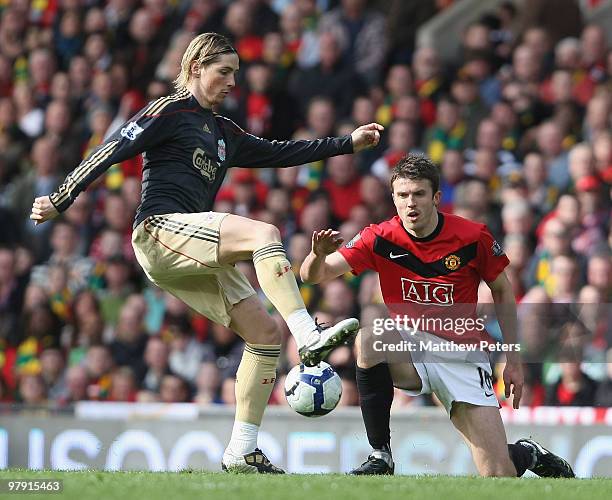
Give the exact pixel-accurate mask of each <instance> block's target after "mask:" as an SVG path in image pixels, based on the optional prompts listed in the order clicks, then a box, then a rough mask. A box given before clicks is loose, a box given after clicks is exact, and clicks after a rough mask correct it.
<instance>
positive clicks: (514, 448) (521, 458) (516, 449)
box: [508, 444, 533, 477]
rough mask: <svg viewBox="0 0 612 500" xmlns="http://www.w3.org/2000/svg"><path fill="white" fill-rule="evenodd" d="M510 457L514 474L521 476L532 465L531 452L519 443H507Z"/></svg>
mask: <svg viewBox="0 0 612 500" xmlns="http://www.w3.org/2000/svg"><path fill="white" fill-rule="evenodd" d="M508 451H509V452H510V459H511V460H512V462H513V463H514V467H516V476H517V477H521V476H522V475H523V474H525V471H526V470H527V469H528V468H529V467H531V466H532V465H533V452H532V451H531V450H530V449H529V448H527V447H526V446H522V445H520V444H509V445H508Z"/></svg>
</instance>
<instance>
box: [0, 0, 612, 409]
mask: <svg viewBox="0 0 612 500" xmlns="http://www.w3.org/2000/svg"><path fill="white" fill-rule="evenodd" d="M459 1H461V0H455V3H456V2H459ZM452 4H453V1H452V0H446V1H444V0H420V1H419V2H407V1H404V0H388V1H379V2H376V1H367V0H335V1H334V0H293V1H292V0H270V1H267V0H235V1H232V2H229V1H223V0H193V1H186V0H143V1H142V2H140V1H138V0H108V1H98V0H55V1H54V0H38V1H36V2H34V1H32V2H30V1H28V0H9V1H7V0H5V1H1V0H0V401H2V402H21V403H25V404H34V405H36V404H47V403H48V404H51V405H54V406H64V405H69V404H71V403H73V402H75V401H79V400H108V401H163V402H180V401H195V402H197V403H198V404H201V405H203V406H206V405H209V404H230V405H231V404H233V403H234V401H235V396H234V376H235V373H236V369H237V367H238V364H239V362H240V358H241V355H242V347H243V344H242V341H241V340H240V339H239V338H238V337H237V336H236V335H235V334H234V333H233V332H232V331H231V330H229V329H228V328H225V327H222V326H219V325H216V324H213V323H211V322H210V321H208V320H207V319H206V318H203V317H201V316H198V315H196V314H194V313H193V312H192V311H190V310H189V309H188V308H187V307H186V306H185V305H184V304H182V303H181V302H180V301H179V300H177V299H176V298H174V297H172V296H170V295H168V294H166V293H164V292H162V291H160V290H159V289H157V288H155V287H154V286H152V285H151V283H149V282H148V281H147V280H146V278H145V277H144V275H143V274H142V271H141V270H140V268H139V267H138V265H137V263H136V262H135V259H134V254H133V251H132V247H131V244H130V237H131V228H132V220H133V214H134V211H135V209H136V207H137V205H138V203H139V201H140V173H141V167H142V162H141V159H140V158H134V159H133V160H129V161H126V162H123V163H121V164H118V165H114V166H112V167H111V168H110V169H109V170H108V171H107V173H106V174H105V175H104V176H102V177H101V178H100V179H99V180H98V181H96V182H95V183H94V184H93V185H92V186H90V188H89V189H88V191H87V192H85V193H83V194H81V195H80V196H79V198H78V199H77V201H76V202H75V203H74V205H73V206H72V207H71V208H70V209H69V210H68V211H67V212H66V213H65V214H63V216H62V217H61V218H59V219H57V220H56V221H55V222H54V223H52V224H51V223H50V224H45V225H42V226H38V227H35V226H34V225H33V224H32V223H31V221H30V220H29V219H28V216H29V212H30V208H31V205H32V201H33V199H34V198H35V197H36V196H42V195H47V194H49V193H51V192H52V191H53V190H54V189H55V188H56V187H57V186H58V185H59V184H60V183H61V181H62V180H63V178H64V177H65V175H66V174H67V173H68V172H70V171H71V170H72V169H74V168H75V166H76V165H77V164H78V163H79V161H80V160H81V159H82V158H83V157H85V156H86V155H87V154H88V152H89V151H91V150H92V148H95V147H96V146H97V145H99V144H100V143H101V142H102V141H103V140H104V138H105V137H107V136H108V135H110V133H112V132H113V131H114V130H115V129H116V128H117V127H118V126H120V125H121V124H122V123H123V122H124V121H126V120H127V119H128V118H129V117H130V116H132V114H134V113H135V112H136V111H137V110H138V109H139V108H140V107H142V106H143V105H144V104H146V103H147V102H148V101H150V100H152V99H155V98H157V97H159V96H162V95H166V94H168V93H170V92H172V84H171V82H172V80H173V79H174V78H175V76H176V75H177V74H178V71H179V64H180V58H181V56H182V53H183V51H184V49H185V48H186V47H187V45H188V43H189V41H190V40H191V38H192V36H193V35H194V34H195V33H200V32H204V31H217V32H221V33H224V34H226V35H227V36H228V37H230V39H231V40H232V41H233V43H234V45H235V47H236V49H237V50H238V52H239V55H240V59H241V70H240V72H239V77H238V81H237V86H236V88H235V90H234V92H233V93H232V94H231V95H230V96H229V97H228V98H227V99H226V102H225V103H224V104H223V107H222V108H221V109H219V110H218V111H219V113H221V114H223V115H226V116H229V117H230V118H232V119H234V120H235V121H236V122H237V123H238V124H240V125H241V126H243V127H245V128H246V129H247V130H248V131H249V132H251V133H253V134H256V135H259V136H262V137H265V138H270V139H272V138H274V139H304V138H307V139H310V138H318V137H325V136H330V135H342V134H346V133H350V131H352V130H353V129H354V128H355V127H357V126H359V125H362V124H365V123H369V122H372V121H377V122H379V123H381V124H383V125H384V126H385V127H386V130H385V132H384V134H383V137H382V144H381V145H380V146H379V147H377V148H376V149H374V150H370V151H364V152H362V153H359V154H356V155H347V156H338V157H334V158H331V159H329V160H327V161H320V162H316V163H312V164H308V165H303V166H300V167H293V168H285V169H277V170H268V169H264V170H255V169H248V165H244V167H245V168H244V169H233V170H232V171H230V174H229V176H228V179H227V182H226V183H225V185H224V187H223V188H222V190H221V192H220V193H219V196H218V198H217V200H216V204H215V208H214V209H215V210H216V211H220V212H232V213H236V214H240V215H245V216H248V217H252V218H256V219H260V220H264V221H267V222H270V223H272V224H274V225H276V226H278V227H279V228H280V230H281V233H282V236H283V241H284V244H285V246H286V248H287V251H288V255H289V258H290V260H291V262H292V264H293V269H294V272H296V273H297V271H298V270H299V267H300V264H301V262H302V261H303V259H304V258H305V256H306V255H307V254H308V252H309V250H310V235H311V234H312V231H314V230H319V229H325V228H330V227H331V228H335V229H338V230H339V231H340V232H341V234H342V235H343V237H344V238H345V240H346V241H348V240H350V239H351V238H352V237H353V236H354V235H355V234H357V233H358V232H359V231H360V230H361V229H362V228H363V227H364V226H366V225H368V224H371V223H376V222H380V221H383V220H385V219H387V218H389V217H391V216H393V215H394V210H393V205H392V200H391V197H390V190H389V185H388V180H389V173H390V170H391V169H392V167H393V166H394V164H395V163H396V162H397V161H398V159H399V158H401V157H402V155H404V154H406V152H409V151H412V152H423V153H425V154H427V155H428V156H429V157H431V158H432V160H433V161H434V162H436V163H437V164H438V165H439V166H440V171H441V176H442V185H441V190H442V193H443V197H442V206H441V210H442V211H447V212H452V213H455V214H458V215H461V216H463V217H467V218H469V219H472V220H477V221H482V222H486V223H487V224H488V226H489V228H490V229H491V231H492V233H493V234H494V235H495V237H496V238H497V239H498V241H500V242H502V243H503V247H504V249H505V251H506V254H507V255H508V257H509V259H510V266H509V267H508V269H507V273H508V275H509V277H510V279H511V282H512V284H513V286H514V290H515V294H516V298H517V301H519V318H520V321H519V323H520V331H519V334H520V336H521V342H522V343H523V347H524V350H525V355H526V361H532V362H530V363H528V364H527V363H526V365H525V368H526V378H527V386H526V390H525V395H524V404H527V405H533V406H536V405H543V404H548V405H598V406H611V405H612V349H610V346H612V342H611V341H612V332H611V329H610V316H611V308H610V297H611V280H612V278H611V276H612V272H611V261H610V255H611V253H610V249H611V246H612V233H611V232H610V194H611V190H610V186H611V183H612V128H611V123H612V120H611V116H612V113H611V111H612V50H610V43H609V41H608V40H607V39H606V30H605V28H604V27H602V26H599V25H597V24H588V23H586V22H584V21H583V17H582V14H581V12H580V9H579V8H578V6H577V4H578V2H577V1H574V0H558V1H546V0H542V1H540V0H530V2H529V6H530V7H529V8H527V9H524V10H525V12H524V13H522V12H519V11H518V10H517V9H516V8H515V7H514V6H513V5H512V4H511V3H509V2H508V3H503V4H501V6H500V7H498V8H497V9H496V10H492V11H490V12H487V13H485V14H484V15H483V16H482V17H481V18H480V19H478V20H477V21H475V22H472V23H471V24H469V26H467V27H466V29H465V30H464V31H463V34H462V37H461V39H459V40H457V45H458V47H459V50H458V53H459V56H458V57H457V58H454V59H452V61H451V62H449V61H448V59H445V58H444V57H443V54H439V53H438V52H437V51H436V50H435V49H434V48H432V47H418V46H417V44H416V42H415V38H416V30H417V28H418V27H419V26H420V25H422V24H423V23H424V22H425V21H427V20H428V19H430V18H431V17H433V16H434V15H436V14H437V13H439V12H440V11H441V10H443V9H446V8H448V7H449V6H451V5H452ZM239 267H240V268H241V269H242V270H243V271H244V273H245V274H246V276H247V277H248V278H249V279H250V280H251V282H252V283H253V285H254V287H255V289H256V290H259V287H258V285H257V279H256V276H255V273H254V269H253V267H252V265H251V264H250V263H240V264H239ZM487 290H488V289H487V288H486V287H483V288H482V293H481V294H480V295H481V297H480V298H481V301H482V302H483V303H487V302H491V296H490V294H489V293H487ZM301 291H302V294H303V297H304V300H305V303H306V304H307V306H308V308H309V310H310V311H311V312H312V313H313V315H314V316H316V317H317V318H318V320H319V321H320V322H323V321H324V322H335V321H338V320H340V319H342V318H345V317H348V316H357V317H359V318H361V320H362V324H363V325H364V327H368V325H370V324H371V322H372V321H373V319H374V318H376V317H381V316H385V314H386V310H385V308H384V306H383V305H382V297H381V294H380V287H379V283H378V278H377V275H375V274H373V273H366V274H364V275H362V276H360V277H355V276H352V275H347V276H345V277H344V278H340V279H337V280H335V281H332V282H330V283H328V284H326V285H323V286H309V285H303V284H302V285H301ZM259 293H261V292H259ZM262 299H263V300H264V301H266V299H265V297H264V296H263V294H262ZM266 303H267V304H268V305H269V303H268V302H267V301H266ZM270 311H271V312H273V309H272V307H271V306H270ZM277 317H278V316H277ZM278 321H279V324H280V325H281V328H282V330H283V332H285V341H284V347H285V348H284V350H283V354H282V356H281V363H280V367H279V375H278V379H277V386H276V388H275V390H274V393H273V395H272V403H274V404H286V403H285V398H284V395H283V380H284V375H283V374H284V373H286V372H287V371H288V369H290V368H291V367H292V366H293V365H295V364H296V363H297V362H298V358H297V354H296V347H295V343H294V341H293V339H292V338H291V336H290V335H289V332H288V330H287V328H286V326H285V324H284V322H283V321H282V319H280V318H278ZM489 326H490V328H489V330H490V331H491V333H492V334H493V335H496V333H498V332H497V330H496V325H495V324H492V325H489ZM329 362H330V363H332V364H333V365H334V366H335V367H336V369H337V370H338V372H339V373H340V374H341V376H342V378H343V383H344V393H343V397H342V402H341V404H344V405H355V404H357V398H358V396H357V391H356V386H355V382H354V354H353V351H352V348H351V347H350V346H345V347H342V348H339V349H337V350H336V351H334V352H333V353H332V355H331V357H330V359H329ZM496 362H497V364H496V370H495V371H496V373H497V374H499V373H501V368H502V367H503V359H496ZM501 384H502V383H501V382H500V381H498V383H497V390H498V393H499V395H500V397H501V398H502V400H503V387H502V385H501ZM425 404H435V401H432V400H429V399H426V398H423V397H418V398H411V397H409V396H407V395H405V394H404V393H401V392H399V391H398V393H397V397H396V398H395V402H394V405H395V406H396V407H403V406H411V405H425Z"/></svg>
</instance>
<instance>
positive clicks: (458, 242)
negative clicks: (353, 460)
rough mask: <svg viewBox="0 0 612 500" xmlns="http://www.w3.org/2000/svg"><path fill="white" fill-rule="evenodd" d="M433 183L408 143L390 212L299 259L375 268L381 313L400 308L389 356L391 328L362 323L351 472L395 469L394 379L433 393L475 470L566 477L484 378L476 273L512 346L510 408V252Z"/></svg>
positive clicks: (318, 240)
mask: <svg viewBox="0 0 612 500" xmlns="http://www.w3.org/2000/svg"><path fill="white" fill-rule="evenodd" d="M439 185H440V177H439V172H438V168H437V167H436V166H435V165H434V164H433V163H432V162H431V161H430V160H429V159H427V158H426V157H423V156H418V155H412V154H409V155H408V156H407V157H405V158H404V159H402V160H401V161H400V162H399V163H398V164H397V166H396V167H395V168H394V170H393V174H392V177H391V191H392V196H393V202H394V203H395V207H396V209H397V216H395V217H393V218H392V219H390V220H388V221H385V222H382V223H381V224H372V225H370V226H369V227H367V228H365V229H364V230H363V231H361V233H359V234H358V235H357V236H356V237H355V238H353V239H352V240H351V241H350V242H349V243H347V244H346V246H344V247H342V248H341V244H342V242H343V241H342V239H341V238H339V236H338V233H337V232H335V231H331V230H325V231H318V232H315V233H313V235H312V251H311V253H310V254H309V255H308V257H307V258H306V259H305V261H304V263H303V264H302V268H301V270H300V275H301V277H302V279H303V280H304V281H305V282H309V283H321V282H323V281H327V280H330V279H333V278H336V277H338V276H341V275H342V274H344V273H346V272H348V271H352V272H353V273H354V274H360V273H361V272H363V271H365V270H373V271H376V272H378V273H379V276H380V283H381V290H382V294H383V298H384V301H385V304H386V305H387V308H388V309H389V311H390V313H391V318H388V319H393V318H395V319H396V320H397V319H399V321H396V322H395V323H394V324H395V325H397V326H399V330H400V335H401V337H400V339H401V340H400V343H399V344H396V348H395V350H396V351H401V350H402V349H401V346H408V344H410V343H411V344H412V348H410V347H406V348H405V349H404V350H405V351H408V352H401V353H400V356H401V358H400V359H399V360H398V359H397V354H396V355H395V357H393V359H391V358H392V355H389V354H387V355H386V356H385V354H384V353H383V354H382V355H381V354H380V352H379V351H381V350H382V351H384V350H385V349H384V347H383V345H384V343H385V339H386V340H388V339H389V337H388V336H387V337H376V335H377V334H380V333H381V332H375V331H374V329H373V333H374V335H370V336H368V332H366V331H365V329H364V330H362V332H361V333H360V337H359V338H358V341H357V347H358V349H357V386H358V388H359V393H360V405H361V411H362V414H363V419H364V423H365V426H366V432H367V435H368V441H369V442H370V444H371V445H372V448H373V451H372V453H371V454H370V456H369V457H368V460H367V461H366V462H365V463H364V464H363V465H361V466H360V467H358V468H356V469H355V470H353V471H352V473H353V474H393V471H394V463H393V458H392V456H391V448H390V432H389V415H390V408H391V402H392V400H393V387H394V386H395V387H398V388H400V389H404V390H407V391H409V392H411V393H413V394H428V393H432V392H433V393H435V394H436V396H437V397H438V399H439V400H440V402H441V403H442V404H443V405H444V407H445V408H446V410H447V412H448V413H449V415H450V419H451V422H452V423H453V425H454V426H455V427H456V428H457V430H458V431H459V433H460V434H461V435H462V437H463V438H464V439H465V441H466V443H467V444H468V446H469V448H470V450H471V452H472V457H473V459H474V463H475V465H476V468H477V469H478V472H479V473H480V474H481V475H482V476H522V475H523V474H524V472H525V470H526V469H530V470H531V471H533V472H535V473H536V474H538V475H540V476H545V477H574V473H573V471H572V468H571V467H570V465H569V464H568V463H567V462H566V461H565V460H563V459H562V458H560V457H558V456H556V455H554V454H553V453H551V452H550V451H548V450H546V449H545V448H543V447H542V446H541V445H539V444H538V443H536V442H535V441H532V440H530V439H521V440H519V441H517V443H516V444H507V443H506V433H505V430H504V426H503V423H502V419H501V416H500V413H499V403H498V401H497V399H496V397H495V395H494V391H493V390H492V387H491V366H490V363H489V354H488V352H489V351H488V348H489V347H490V345H491V344H490V342H492V341H491V340H490V338H489V337H488V334H487V333H486V330H484V323H482V328H480V327H479V323H478V319H479V318H478V317H477V316H476V302H477V291H478V286H479V284H480V281H481V280H484V281H485V282H486V283H487V285H488V286H489V288H490V289H491V292H492V295H493V298H494V302H495V310H496V314H497V318H498V321H499V324H500V327H501V330H502V333H503V338H504V343H503V344H498V345H500V347H501V348H504V349H512V350H509V351H507V352H506V367H505V369H504V373H503V379H504V384H505V391H506V397H508V398H509V397H510V395H511V394H512V395H513V406H514V408H518V407H519V403H520V399H521V391H522V387H523V373H522V368H521V361H520V356H519V353H518V352H517V351H518V350H520V346H519V347H518V348H517V347H516V346H517V345H518V344H517V334H516V323H517V317H516V303H515V300H514V294H513V292H512V287H511V285H510V282H509V281H508V278H507V276H506V274H505V272H504V268H505V267H506V266H507V265H508V263H509V261H508V258H507V257H506V255H505V254H504V252H503V250H502V249H501V247H500V246H499V244H498V243H497V242H496V241H495V240H494V239H493V237H492V236H491V234H490V233H489V231H488V229H487V227H486V226H485V225H484V224H479V223H476V222H472V221H469V220H466V219H463V218H461V217H458V216H455V215H451V214H442V213H441V212H439V211H438V210H437V207H438V205H439V203H440V196H441V193H440V191H439ZM402 318H403V319H404V322H403V323H402V322H401V320H402ZM430 320H435V321H431V322H430ZM449 320H450V323H449ZM459 320H461V321H459ZM380 321H382V319H381V320H380ZM449 324H450V325H452V327H451V328H448V326H447V325H449ZM468 324H469V325H470V326H469V327H467V325H468ZM381 325H383V323H382V322H380V323H379V325H378V326H379V327H380V326H381ZM400 325H401V326H400ZM423 325H427V326H426V327H423ZM430 325H433V326H430ZM459 325H460V326H461V328H459ZM396 338H397V337H396ZM387 343H388V342H387ZM470 345H471V346H473V347H475V348H474V349H473V350H472V351H470V350H469V349H467V348H466V346H470ZM377 346H378V347H377ZM461 346H463V347H461ZM462 349H463V350H462ZM389 350H391V349H389ZM377 352H378V355H377Z"/></svg>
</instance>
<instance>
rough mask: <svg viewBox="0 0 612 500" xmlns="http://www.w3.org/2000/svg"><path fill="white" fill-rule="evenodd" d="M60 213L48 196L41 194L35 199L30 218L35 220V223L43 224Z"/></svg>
mask: <svg viewBox="0 0 612 500" xmlns="http://www.w3.org/2000/svg"><path fill="white" fill-rule="evenodd" d="M58 215H59V212H58V211H57V208H55V206H54V205H53V203H51V200H50V199H49V197H48V196H41V197H39V198H36V199H35V200H34V203H33V204H32V213H31V214H30V219H32V220H33V221H34V224H36V225H38V224H42V223H43V222H46V221H48V220H50V219H53V218H54V217H57V216H58Z"/></svg>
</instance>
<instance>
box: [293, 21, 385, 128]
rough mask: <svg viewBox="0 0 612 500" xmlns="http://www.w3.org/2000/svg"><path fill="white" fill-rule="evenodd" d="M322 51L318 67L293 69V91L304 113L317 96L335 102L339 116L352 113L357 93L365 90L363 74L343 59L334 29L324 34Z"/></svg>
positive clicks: (320, 45)
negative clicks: (359, 74)
mask: <svg viewBox="0 0 612 500" xmlns="http://www.w3.org/2000/svg"><path fill="white" fill-rule="evenodd" d="M319 51H320V56H319V63H318V64H317V65H316V66H313V67H312V68H308V69H303V70H299V69H298V70H296V71H295V72H293V76H292V77H291V80H290V82H289V91H290V93H291V95H292V96H293V98H294V99H295V100H297V101H298V102H299V105H300V110H301V112H302V114H303V115H304V114H305V113H306V110H307V109H308V105H309V103H310V101H311V100H312V98H313V97H315V96H325V97H328V98H329V99H331V100H332V101H333V102H334V104H335V106H336V110H337V112H338V117H345V116H348V114H349V113H350V110H351V106H352V104H353V101H354V99H355V95H356V94H357V93H359V92H360V90H361V88H360V85H359V76H358V75H357V74H356V73H355V71H354V69H353V67H352V65H350V63H348V62H347V61H346V59H343V58H342V54H341V51H340V44H339V42H338V39H337V37H336V35H335V34H334V33H333V32H324V33H321V36H320V37H319ZM372 121H373V120H372ZM372 121H370V122H368V123H371V122H372Z"/></svg>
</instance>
